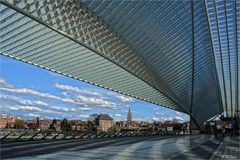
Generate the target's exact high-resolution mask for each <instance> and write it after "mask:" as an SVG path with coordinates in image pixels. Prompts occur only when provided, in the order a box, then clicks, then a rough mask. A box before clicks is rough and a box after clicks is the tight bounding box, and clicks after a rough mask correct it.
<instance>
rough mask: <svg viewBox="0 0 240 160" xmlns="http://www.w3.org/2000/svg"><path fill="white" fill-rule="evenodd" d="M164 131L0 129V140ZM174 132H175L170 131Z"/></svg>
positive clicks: (75, 137) (117, 135) (124, 135)
mask: <svg viewBox="0 0 240 160" xmlns="http://www.w3.org/2000/svg"><path fill="white" fill-rule="evenodd" d="M163 134H166V133H164V132H159V131H158V132H153V131H124V132H96V131H78V132H54V131H37V130H26V129H0V141H33V140H64V139H86V138H110V137H136V136H154V135H163ZM170 134H175V133H170Z"/></svg>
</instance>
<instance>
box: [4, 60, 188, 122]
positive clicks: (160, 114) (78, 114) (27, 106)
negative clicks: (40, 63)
mask: <svg viewBox="0 0 240 160" xmlns="http://www.w3.org/2000/svg"><path fill="white" fill-rule="evenodd" d="M0 69H1V70H0V73H1V74H0V102H1V113H4V114H10V115H17V116H21V117H23V118H24V119H34V118H36V117H37V116H41V117H44V118H46V119H53V118H58V119H63V118H67V119H82V120H86V119H87V118H88V116H89V115H90V114H93V113H108V114H110V115H111V116H112V117H113V119H114V120H115V121H119V120H126V117H127V112H128V108H129V107H130V108H131V111H132V115H133V119H134V120H136V121H142V120H144V121H165V120H172V119H177V120H179V121H187V120H189V116H188V115H186V114H184V113H180V112H177V111H174V110H171V109H167V108H164V107H161V106H158V105H154V104H150V103H146V102H144V101H141V100H138V99H134V98H131V97H128V96H125V95H121V94H119V93H115V92H112V91H109V90H106V89H103V88H100V87H97V86H93V85H90V84H87V83H84V82H80V81H78V80H74V79H71V78H68V77H65V76H62V75H59V74H56V73H53V72H50V71H47V70H44V69H41V68H38V67H35V66H32V65H29V64H26V63H23V62H20V61H17V60H14V59H11V58H8V57H5V56H2V55H0Z"/></svg>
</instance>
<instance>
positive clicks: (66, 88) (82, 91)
mask: <svg viewBox="0 0 240 160" xmlns="http://www.w3.org/2000/svg"><path fill="white" fill-rule="evenodd" d="M54 86H55V87H56V88H58V89H61V90H64V91H65V92H74V93H78V94H88V95H92V96H100V97H102V96H103V95H102V94H101V93H98V92H95V91H90V90H86V89H82V88H78V87H74V86H70V85H64V84H59V83H55V85H54Z"/></svg>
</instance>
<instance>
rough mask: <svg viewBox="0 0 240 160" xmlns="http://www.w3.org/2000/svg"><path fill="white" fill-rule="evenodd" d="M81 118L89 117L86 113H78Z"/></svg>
mask: <svg viewBox="0 0 240 160" xmlns="http://www.w3.org/2000/svg"><path fill="white" fill-rule="evenodd" d="M79 116H80V117H81V118H89V115H87V114H80V115H79Z"/></svg>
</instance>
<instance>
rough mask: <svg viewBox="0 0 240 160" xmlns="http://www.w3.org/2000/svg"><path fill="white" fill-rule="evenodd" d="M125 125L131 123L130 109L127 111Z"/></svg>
mask: <svg viewBox="0 0 240 160" xmlns="http://www.w3.org/2000/svg"><path fill="white" fill-rule="evenodd" d="M127 123H128V124H130V123H132V113H131V110H130V108H129V109H128V115H127Z"/></svg>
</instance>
